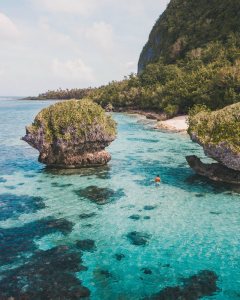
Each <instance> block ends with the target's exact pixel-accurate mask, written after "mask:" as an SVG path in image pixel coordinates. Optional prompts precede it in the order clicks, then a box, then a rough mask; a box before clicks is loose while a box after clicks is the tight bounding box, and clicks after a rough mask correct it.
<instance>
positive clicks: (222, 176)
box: [187, 102, 240, 184]
mask: <svg viewBox="0 0 240 300" xmlns="http://www.w3.org/2000/svg"><path fill="white" fill-rule="evenodd" d="M188 133H189V135H190V137H191V139H192V140H193V141H194V142H196V143H198V144H199V145H201V146H202V147H203V150H204V153H205V154H206V155H207V156H208V157H210V158H212V159H214V160H216V161H217V164H216V163H214V164H204V163H202V162H200V160H199V159H198V158H197V157H196V156H188V157H187V161H188V163H189V165H190V167H191V168H193V169H194V170H195V171H196V173H197V174H200V175H203V176H206V177H208V178H210V179H212V180H214V181H222V182H228V183H235V184H240V102H238V103H236V104H233V105H229V106H226V107H225V108H223V109H221V110H218V111H214V112H210V111H208V110H205V109H203V110H202V111H200V112H198V113H196V114H192V115H190V116H189V130H188Z"/></svg>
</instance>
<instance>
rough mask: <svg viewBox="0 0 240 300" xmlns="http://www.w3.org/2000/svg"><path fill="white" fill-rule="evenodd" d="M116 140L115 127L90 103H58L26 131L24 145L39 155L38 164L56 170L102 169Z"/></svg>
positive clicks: (37, 118) (71, 101) (108, 118)
mask: <svg viewBox="0 0 240 300" xmlns="http://www.w3.org/2000/svg"><path fill="white" fill-rule="evenodd" d="M115 137H116V123H115V122H114V121H113V119H112V118H111V116H109V115H107V114H106V113H105V111H104V110H103V109H102V108H101V107H100V106H99V105H98V104H96V103H94V102H92V101H90V100H81V101H77V100H70V101H65V102H58V103H56V104H54V105H51V106H49V107H48V108H45V109H43V110H42V111H41V112H40V113H39V114H38V115H37V116H36V118H35V120H34V122H33V124H32V125H30V126H28V127H26V135H25V136H24V137H23V138H22V139H23V140H24V141H25V142H27V143H28V144H29V145H31V146H32V147H33V148H35V149H37V150H38V151H39V153H40V154H39V158H38V160H39V162H41V163H44V164H46V165H47V166H50V167H56V168H81V167H90V166H101V165H105V164H106V163H108V162H109V161H110V159H111V156H110V154H109V153H108V152H106V151H105V148H106V147H107V146H109V145H110V143H111V142H112V141H114V139H115Z"/></svg>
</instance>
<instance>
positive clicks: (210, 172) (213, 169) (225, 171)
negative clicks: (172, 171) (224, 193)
mask: <svg viewBox="0 0 240 300" xmlns="http://www.w3.org/2000/svg"><path fill="white" fill-rule="evenodd" d="M186 160H187V162H188V164H189V166H190V167H191V168H192V169H193V170H194V171H195V172H196V173H197V174H198V175H201V176H205V177H207V178H209V179H211V180H213V181H219V182H226V183H231V184H240V172H239V171H235V170H232V169H229V168H227V167H225V166H223V165H222V164H220V163H212V164H205V163H203V162H202V161H201V160H200V159H199V158H198V157H197V156H195V155H191V156H186Z"/></svg>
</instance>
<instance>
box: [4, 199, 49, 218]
mask: <svg viewBox="0 0 240 300" xmlns="http://www.w3.org/2000/svg"><path fill="white" fill-rule="evenodd" d="M0 208H1V214H0V221H4V220H7V219H9V218H17V217H19V216H20V215H21V214H23V213H25V214H28V213H34V212H37V211H38V210H40V209H43V208H45V204H44V201H43V199H42V198H40V197H30V196H24V195H23V196H17V195H13V194H0Z"/></svg>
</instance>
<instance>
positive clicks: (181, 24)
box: [138, 0, 240, 73]
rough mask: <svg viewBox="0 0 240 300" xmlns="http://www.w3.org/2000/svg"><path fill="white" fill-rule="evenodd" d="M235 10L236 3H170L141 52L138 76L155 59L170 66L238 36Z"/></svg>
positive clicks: (239, 22) (238, 5) (220, 0)
mask: <svg viewBox="0 0 240 300" xmlns="http://www.w3.org/2000/svg"><path fill="white" fill-rule="evenodd" d="M239 9H240V3H239V1H238V0H231V1H227V0H212V1H206V0H198V1H196V0H171V1H170V3H169V4H168V6H167V9H166V10H165V11H164V12H163V14H162V15H161V16H160V17H159V19H158V20H157V21H156V23H155V25H154V26H153V28H152V31H151V33H150V35H149V39H148V41H147V43H146V45H145V46H144V48H143V50H142V52H141V55H140V58H139V62H138V73H141V72H143V71H144V69H145V68H146V67H147V65H148V64H153V63H156V62H157V61H159V59H163V61H164V62H166V63H172V62H175V61H176V60H177V59H179V58H180V59H181V58H184V57H185V56H186V54H187V53H188V52H191V53H192V55H195V56H198V55H200V54H201V48H203V47H205V46H206V45H207V44H208V43H209V42H211V41H221V42H224V43H226V41H227V37H228V36H229V34H232V33H238V32H239V26H240V19H239V18H237V17H236V12H238V11H239ZM222 24H224V26H221V25H222ZM206 33H207V34H206Z"/></svg>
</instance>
